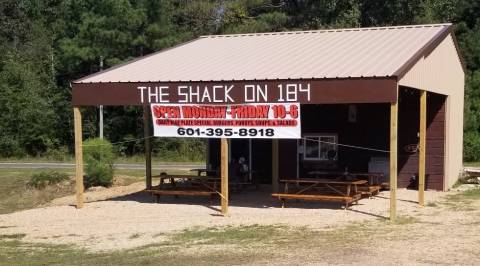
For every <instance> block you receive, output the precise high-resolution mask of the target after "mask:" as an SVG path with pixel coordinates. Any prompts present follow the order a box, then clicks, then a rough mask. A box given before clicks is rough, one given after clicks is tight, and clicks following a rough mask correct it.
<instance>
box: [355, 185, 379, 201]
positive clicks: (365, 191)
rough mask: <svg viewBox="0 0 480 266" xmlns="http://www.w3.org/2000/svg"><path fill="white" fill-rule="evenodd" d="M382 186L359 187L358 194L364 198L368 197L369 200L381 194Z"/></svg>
mask: <svg viewBox="0 0 480 266" xmlns="http://www.w3.org/2000/svg"><path fill="white" fill-rule="evenodd" d="M381 188H382V186H380V185H365V186H359V187H358V192H360V193H361V194H362V196H368V197H369V198H370V197H372V196H374V195H377V194H378V193H379V192H380V189H381Z"/></svg>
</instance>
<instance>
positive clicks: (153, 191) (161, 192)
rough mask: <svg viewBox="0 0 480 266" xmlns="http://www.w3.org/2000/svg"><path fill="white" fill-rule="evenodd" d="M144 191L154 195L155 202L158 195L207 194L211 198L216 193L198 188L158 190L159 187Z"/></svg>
mask: <svg viewBox="0 0 480 266" xmlns="http://www.w3.org/2000/svg"><path fill="white" fill-rule="evenodd" d="M145 191H146V192H149V193H150V194H152V195H154V196H155V198H156V202H157V203H159V202H160V196H162V195H164V196H209V197H210V199H211V200H213V198H214V197H215V195H216V194H217V192H216V191H200V190H159V189H146V190H145Z"/></svg>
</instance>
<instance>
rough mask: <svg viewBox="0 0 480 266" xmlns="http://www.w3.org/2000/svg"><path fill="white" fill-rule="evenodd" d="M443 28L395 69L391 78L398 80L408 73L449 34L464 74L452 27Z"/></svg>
mask: <svg viewBox="0 0 480 266" xmlns="http://www.w3.org/2000/svg"><path fill="white" fill-rule="evenodd" d="M445 26H447V27H445V28H444V29H443V30H441V31H440V32H438V33H437V34H436V35H435V36H434V37H433V38H432V39H431V40H430V41H428V42H427V43H426V44H425V45H424V46H423V47H422V48H421V49H420V50H418V51H417V52H416V53H415V54H414V55H413V56H412V57H411V58H410V59H408V60H407V62H405V64H403V65H402V66H401V67H400V68H399V69H397V70H396V71H395V72H394V73H393V76H397V78H398V80H400V79H402V78H403V77H404V76H405V75H406V74H407V73H408V71H410V70H411V69H412V68H413V66H415V64H416V63H418V61H419V60H420V59H421V58H422V57H424V56H427V55H429V54H430V53H431V52H432V51H433V50H434V49H435V48H436V47H437V46H438V45H439V44H440V43H441V42H442V41H443V40H445V38H447V37H448V35H450V34H451V35H452V38H453V39H454V43H455V48H456V52H457V56H458V58H459V60H460V63H461V65H462V69H463V71H464V72H465V71H466V67H465V63H464V60H463V57H462V56H461V54H460V50H459V48H458V44H457V43H456V39H455V34H454V32H453V25H452V24H445Z"/></svg>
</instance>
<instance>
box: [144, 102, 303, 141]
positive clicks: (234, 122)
mask: <svg viewBox="0 0 480 266" xmlns="http://www.w3.org/2000/svg"><path fill="white" fill-rule="evenodd" d="M151 110H152V121H153V134H154V136H156V137H187V138H272V139H299V138H300V137H301V127H300V104H299V103H252V104H237V105H198V104H152V105H151Z"/></svg>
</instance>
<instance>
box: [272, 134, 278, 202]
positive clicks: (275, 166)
mask: <svg viewBox="0 0 480 266" xmlns="http://www.w3.org/2000/svg"><path fill="white" fill-rule="evenodd" d="M272 189H273V192H274V193H276V192H278V139H272Z"/></svg>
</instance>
